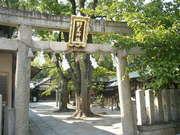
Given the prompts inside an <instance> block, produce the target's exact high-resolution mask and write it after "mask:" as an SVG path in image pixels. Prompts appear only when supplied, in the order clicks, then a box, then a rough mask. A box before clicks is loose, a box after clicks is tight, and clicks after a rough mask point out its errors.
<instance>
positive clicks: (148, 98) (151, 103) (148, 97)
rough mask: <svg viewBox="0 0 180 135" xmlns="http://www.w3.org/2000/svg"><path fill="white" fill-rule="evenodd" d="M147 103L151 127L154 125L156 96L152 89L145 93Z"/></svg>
mask: <svg viewBox="0 0 180 135" xmlns="http://www.w3.org/2000/svg"><path fill="white" fill-rule="evenodd" d="M145 103H146V112H147V116H148V124H150V125H151V124H153V123H154V94H153V91H152V90H150V89H149V90H146V91H145Z"/></svg>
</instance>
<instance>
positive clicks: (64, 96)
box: [59, 79, 68, 111]
mask: <svg viewBox="0 0 180 135" xmlns="http://www.w3.org/2000/svg"><path fill="white" fill-rule="evenodd" d="M67 85H68V80H66V79H64V80H63V83H62V89H61V108H59V110H61V111H67V110H68V108H67V104H68V89H67Z"/></svg>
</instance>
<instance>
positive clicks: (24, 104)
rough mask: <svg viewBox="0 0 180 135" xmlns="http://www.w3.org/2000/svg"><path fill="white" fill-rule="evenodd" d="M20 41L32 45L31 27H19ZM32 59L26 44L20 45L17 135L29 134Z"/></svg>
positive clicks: (16, 93) (17, 80) (16, 101)
mask: <svg viewBox="0 0 180 135" xmlns="http://www.w3.org/2000/svg"><path fill="white" fill-rule="evenodd" d="M18 38H19V40H21V41H23V42H24V43H26V44H31V38H32V31H31V27H28V26H24V25H23V26H20V27H19V35H18ZM30 66H31V65H30V58H28V47H27V46H26V45H24V44H19V45H18V52H17V60H16V76H15V111H16V113H15V116H16V121H15V130H16V131H15V135H28V134H29V120H28V111H29V93H30V88H29V82H30Z"/></svg>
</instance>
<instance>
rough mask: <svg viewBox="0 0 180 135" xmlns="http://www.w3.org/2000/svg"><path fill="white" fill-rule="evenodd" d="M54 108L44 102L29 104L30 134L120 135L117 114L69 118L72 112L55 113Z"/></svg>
mask: <svg viewBox="0 0 180 135" xmlns="http://www.w3.org/2000/svg"><path fill="white" fill-rule="evenodd" d="M54 110H55V107H54V106H52V105H48V104H45V103H42V104H41V103H40V104H39V103H37V104H34V105H33V106H31V108H30V111H29V117H30V133H31V134H30V135H120V126H119V123H120V116H119V115H118V114H113V113H112V114H109V112H108V114H107V115H102V117H93V118H87V119H84V120H81V119H73V118H71V115H72V113H73V112H65V113H64V112H62V113H55V112H54ZM98 111H99V110H97V112H98ZM102 111H104V110H102Z"/></svg>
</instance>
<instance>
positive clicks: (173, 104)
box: [169, 89, 177, 121]
mask: <svg viewBox="0 0 180 135" xmlns="http://www.w3.org/2000/svg"><path fill="white" fill-rule="evenodd" d="M169 92H170V94H169V96H170V112H171V119H172V120H173V121H175V120H176V118H177V117H176V95H175V90H174V89H170V90H169Z"/></svg>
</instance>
